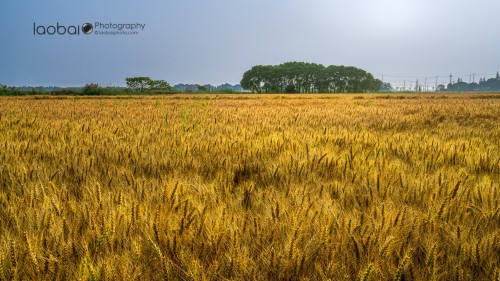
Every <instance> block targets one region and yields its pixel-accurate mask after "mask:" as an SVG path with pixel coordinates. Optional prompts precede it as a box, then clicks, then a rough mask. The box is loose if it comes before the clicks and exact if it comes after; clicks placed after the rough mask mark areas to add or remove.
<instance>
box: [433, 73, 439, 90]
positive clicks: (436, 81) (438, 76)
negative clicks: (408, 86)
mask: <svg viewBox="0 0 500 281" xmlns="http://www.w3.org/2000/svg"><path fill="white" fill-rule="evenodd" d="M438 78H439V76H436V87H434V89H435V90H436V91H437V88H438Z"/></svg>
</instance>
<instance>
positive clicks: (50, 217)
mask: <svg viewBox="0 0 500 281" xmlns="http://www.w3.org/2000/svg"><path fill="white" fill-rule="evenodd" d="M499 97H500V96H499V95H494V94H491V95H477V94H476V95H472V94H471V95H468V94H467V95H466V94H462V95H458V94H457V95H431V94H427V95H403V96H398V95H290V96H286V95H264V96H258V95H219V96H216V95H206V96H203V95H200V96H196V95H193V96H184V95H175V96H149V97H95V98H90V97H2V98H0V136H1V138H0V279H1V280H76V279H78V280H162V279H163V280H500V163H499V162H500V99H499Z"/></svg>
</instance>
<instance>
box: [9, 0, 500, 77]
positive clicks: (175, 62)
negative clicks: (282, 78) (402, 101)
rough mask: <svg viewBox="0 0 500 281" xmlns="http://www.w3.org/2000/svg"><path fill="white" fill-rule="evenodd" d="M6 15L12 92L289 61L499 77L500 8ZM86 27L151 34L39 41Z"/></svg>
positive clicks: (63, 9)
mask: <svg viewBox="0 0 500 281" xmlns="http://www.w3.org/2000/svg"><path fill="white" fill-rule="evenodd" d="M28 6H29V7H30V8H29V9H27V8H26V7H28ZM0 8H1V10H2V11H4V15H2V17H1V18H0V23H1V26H2V28H3V30H2V32H1V33H0V40H1V42H2V46H1V47H0V61H1V64H0V84H6V85H13V86H22V85H33V86H37V85H42V86H49V85H54V86H81V85H85V84H87V83H99V84H101V85H103V86H107V85H117V86H120V85H124V84H125V78H126V77H132V76H149V77H151V78H153V79H162V80H166V81H167V82H169V83H170V84H171V85H175V84H178V83H199V84H213V85H219V84H223V83H226V82H227V83H232V84H237V83H239V81H240V79H241V77H242V75H243V73H244V72H245V71H246V70H248V69H250V68H251V67H252V66H254V65H276V64H281V63H283V62H287V61H304V62H314V63H320V64H323V65H325V66H328V65H350V66H355V67H359V68H362V69H364V70H366V71H369V72H370V73H372V74H373V75H374V76H375V77H377V78H379V79H382V75H383V80H384V81H385V82H391V83H393V84H396V85H397V84H398V83H402V82H403V81H408V83H409V82H410V81H415V79H416V78H420V79H423V78H425V77H427V78H428V79H429V80H431V81H432V83H434V82H435V80H436V78H435V77H436V76H438V82H439V83H447V82H449V79H450V78H449V75H450V73H452V74H453V75H454V77H453V80H455V81H456V79H457V78H458V77H460V78H462V79H463V80H464V81H465V82H469V81H470V80H471V79H473V80H475V81H476V82H477V81H478V80H479V78H482V77H486V78H490V77H491V76H494V75H495V74H496V72H497V71H498V70H500V52H498V50H500V36H498V27H499V26H500V17H498V16H497V13H498V11H499V10H500V1H495V0H478V1H463V0H459V1H456V0H455V1H452V0H442V1H430V0H419V1H417V0H379V1H369V0H354V1H349V2H347V1H338V0H333V1H332V0H309V1H305V0H288V1H285V0H276V1H272V2H270V1H264V0H252V1H250V0H241V1H229V0H214V1H206V2H204V1H194V0H184V1H175V2H174V1H160V0H149V1H142V2H138V1H131V0H125V1H106V2H100V1H95V0H90V1H86V2H85V3H84V4H82V3H78V2H69V1H62V0H55V1H48V2H47V1H45V2H39V1H33V0H28V1H23V2H14V1H4V2H2V3H1V4H0ZM87 22H88V23H92V24H93V25H96V23H103V24H108V23H111V24H144V25H145V26H144V29H138V30H135V31H137V32H138V34H135V35H123V34H119V35H110V34H105V35H102V34H100V35H98V34H90V35H85V34H83V33H81V34H80V35H69V34H64V35H57V34H55V35H47V34H46V35H39V34H34V29H36V28H34V24H35V27H40V26H41V27H43V28H40V29H36V32H38V33H41V32H40V31H44V28H46V27H48V26H51V25H52V26H56V25H57V24H59V25H62V26H64V27H65V28H68V27H70V26H77V27H78V28H80V27H81V25H82V24H83V23H87ZM123 28H124V29H125V27H123ZM61 30H62V29H61ZM67 30H68V31H69V29H67ZM94 31H98V30H97V27H96V30H94ZM104 31H109V29H108V30H104ZM36 32H35V33H36Z"/></svg>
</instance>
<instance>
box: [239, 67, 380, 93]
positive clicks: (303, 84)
mask: <svg viewBox="0 0 500 281" xmlns="http://www.w3.org/2000/svg"><path fill="white" fill-rule="evenodd" d="M240 84H241V86H242V87H243V89H245V90H249V91H252V92H254V93H364V92H374V91H378V90H379V89H380V87H381V85H382V81H380V80H379V79H375V78H374V77H373V75H372V74H371V73H369V72H366V71H365V70H363V69H359V68H356V67H353V66H343V65H341V66H336V65H330V66H328V67H325V66H323V65H321V64H316V63H306V62H287V63H283V64H280V65H257V66H254V67H252V68H251V69H250V70H248V71H246V72H245V73H244V74H243V78H242V79H241V82H240Z"/></svg>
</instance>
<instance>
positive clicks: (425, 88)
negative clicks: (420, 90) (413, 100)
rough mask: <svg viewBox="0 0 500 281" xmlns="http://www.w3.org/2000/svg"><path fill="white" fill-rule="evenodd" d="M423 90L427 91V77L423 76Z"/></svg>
mask: <svg viewBox="0 0 500 281" xmlns="http://www.w3.org/2000/svg"><path fill="white" fill-rule="evenodd" d="M424 92H427V77H425V82H424Z"/></svg>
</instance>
